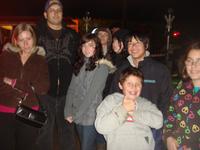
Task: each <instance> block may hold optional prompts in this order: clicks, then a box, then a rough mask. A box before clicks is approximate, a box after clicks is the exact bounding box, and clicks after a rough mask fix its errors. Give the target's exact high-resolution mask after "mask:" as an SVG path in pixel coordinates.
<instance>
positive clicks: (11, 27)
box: [1, 25, 13, 30]
mask: <svg viewBox="0 0 200 150" xmlns="http://www.w3.org/2000/svg"><path fill="white" fill-rule="evenodd" d="M1 27H2V28H3V29H6V30H12V29H13V26H10V25H6V26H1Z"/></svg>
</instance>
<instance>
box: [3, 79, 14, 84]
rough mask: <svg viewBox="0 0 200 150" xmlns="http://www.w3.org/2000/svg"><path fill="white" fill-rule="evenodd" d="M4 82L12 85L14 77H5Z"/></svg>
mask: <svg viewBox="0 0 200 150" xmlns="http://www.w3.org/2000/svg"><path fill="white" fill-rule="evenodd" d="M3 82H4V83H5V84H8V85H12V79H10V78H8V77H4V78H3Z"/></svg>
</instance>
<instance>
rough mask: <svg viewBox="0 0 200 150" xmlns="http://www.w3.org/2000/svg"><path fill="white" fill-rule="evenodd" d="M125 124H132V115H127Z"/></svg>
mask: <svg viewBox="0 0 200 150" xmlns="http://www.w3.org/2000/svg"><path fill="white" fill-rule="evenodd" d="M126 121H127V122H134V119H133V116H132V115H128V116H127V118H126Z"/></svg>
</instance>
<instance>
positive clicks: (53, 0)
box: [44, 0, 63, 11]
mask: <svg viewBox="0 0 200 150" xmlns="http://www.w3.org/2000/svg"><path fill="white" fill-rule="evenodd" d="M54 4H57V5H59V6H60V7H61V8H63V5H62V3H61V2H60V0H48V1H47V2H46V4H45V8H44V10H45V11H47V10H48V9H49V7H50V6H52V5H54Z"/></svg>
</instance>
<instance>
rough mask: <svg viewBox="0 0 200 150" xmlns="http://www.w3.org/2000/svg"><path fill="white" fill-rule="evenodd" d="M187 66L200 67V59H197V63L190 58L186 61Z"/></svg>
mask: <svg viewBox="0 0 200 150" xmlns="http://www.w3.org/2000/svg"><path fill="white" fill-rule="evenodd" d="M185 65H186V66H192V65H195V66H200V58H197V59H196V60H195V61H194V60H193V59H190V58H188V59H186V60H185Z"/></svg>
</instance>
